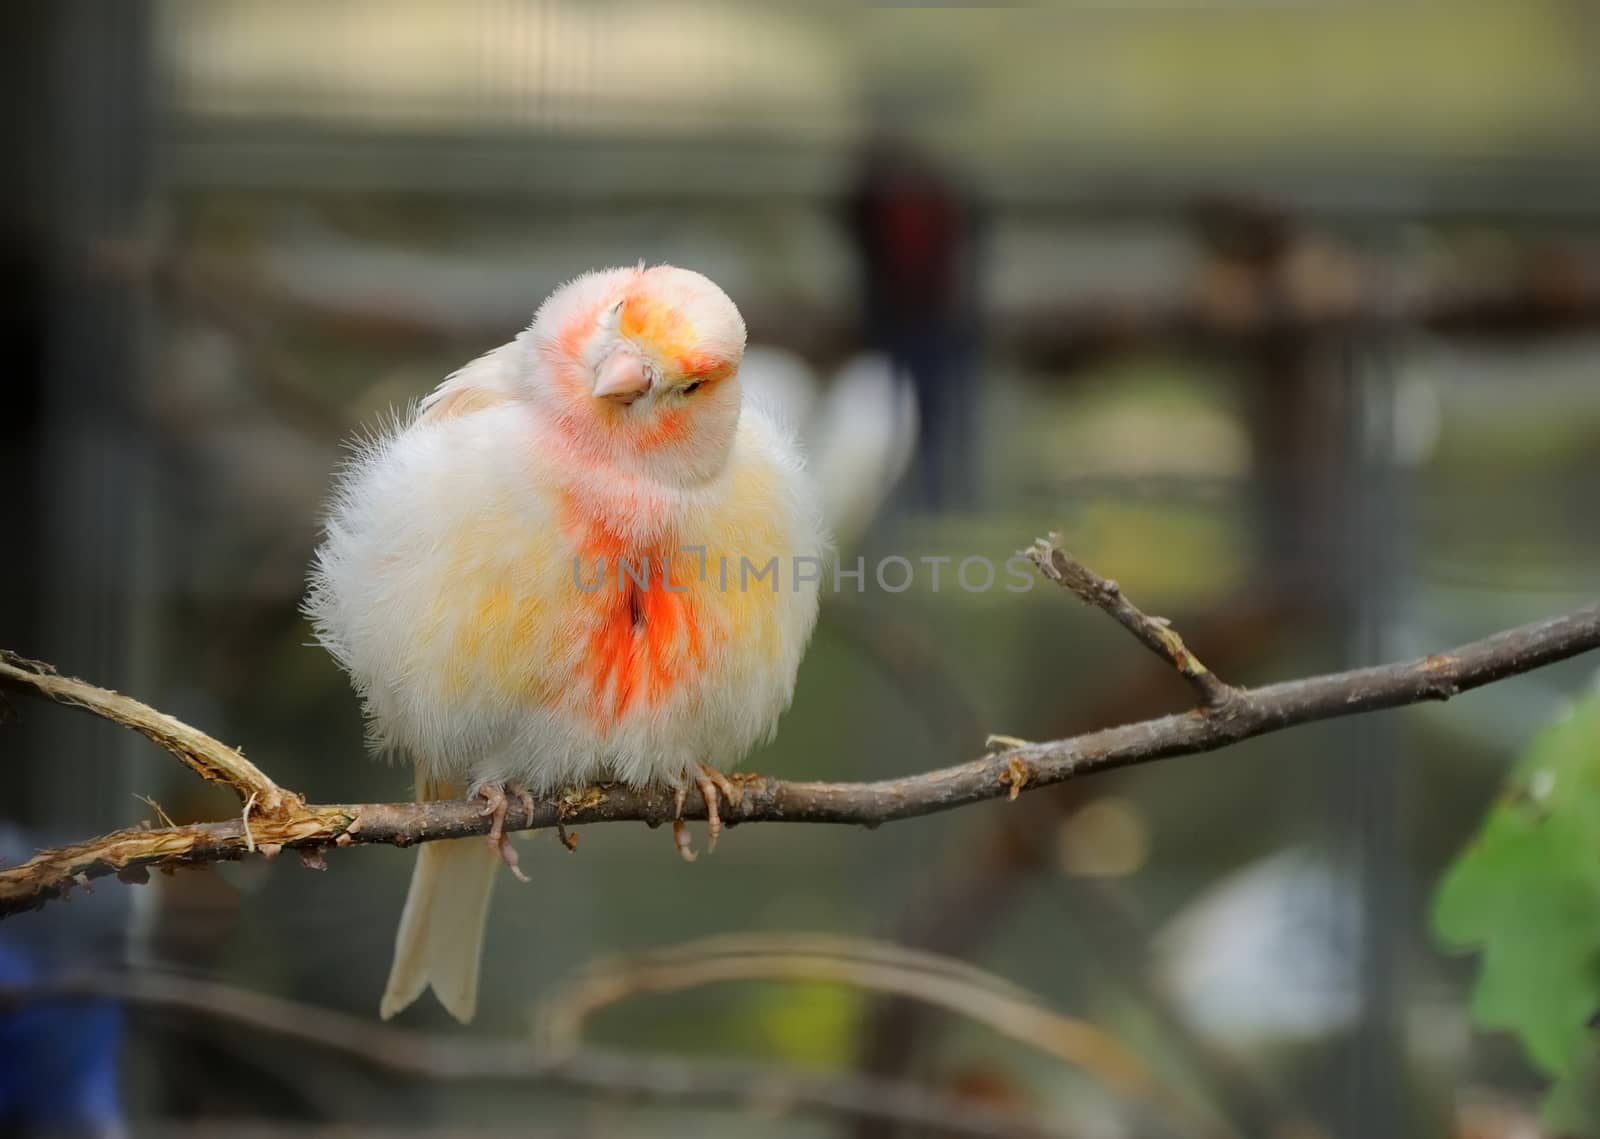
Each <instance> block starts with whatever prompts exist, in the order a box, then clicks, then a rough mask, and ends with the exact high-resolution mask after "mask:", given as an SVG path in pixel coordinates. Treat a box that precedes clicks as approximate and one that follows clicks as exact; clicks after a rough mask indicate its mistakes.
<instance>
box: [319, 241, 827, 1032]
mask: <svg viewBox="0 0 1600 1139" xmlns="http://www.w3.org/2000/svg"><path fill="white" fill-rule="evenodd" d="M744 341H745V329H744V322H743V320H742V319H741V318H740V316H739V312H738V310H737V309H736V308H735V307H734V305H733V302H732V301H730V300H729V299H728V297H727V296H726V295H725V294H724V293H723V292H722V290H720V289H719V288H717V286H716V285H714V284H712V282H710V281H709V280H707V279H706V278H705V277H703V276H701V275H700V274H698V273H694V272H690V271H688V270H684V269H677V268H673V267H671V266H665V265H662V266H656V267H654V268H650V269H644V268H642V267H641V268H637V269H613V270H607V271H605V272H598V273H591V274H589V275H587V276H585V277H581V278H579V279H578V280H576V281H573V282H572V283H570V284H568V285H566V286H564V287H562V288H561V289H559V290H557V291H556V292H555V294H554V295H552V296H551V297H550V299H549V300H547V301H546V302H545V303H544V305H543V306H542V307H541V308H540V309H539V311H538V314H537V315H536V316H535V317H534V320H533V323H532V325H531V327H529V329H528V330H527V331H526V332H524V333H522V334H521V335H520V336H518V337H517V338H516V339H515V340H514V341H512V342H511V343H509V344H506V345H504V346H503V347H500V348H497V349H495V350H494V351H492V352H490V353H488V354H487V355H485V356H483V357H480V358H479V359H478V360H476V361H474V362H473V363H471V364H469V365H467V366H466V367H465V368H463V369H461V370H460V371H458V372H456V373H455V374H454V375H452V376H450V377H449V378H448V379H447V380H446V381H445V382H444V383H443V384H442V385H440V387H439V388H438V389H437V390H435V391H434V392H433V394H432V395H430V396H429V397H428V398H427V399H426V400H424V401H423V402H422V404H421V406H420V408H419V409H418V410H417V411H416V412H415V413H414V414H412V415H410V416H408V417H407V418H406V419H405V420H404V421H403V422H402V423H399V424H397V425H395V426H394V427H393V428H392V429H390V430H387V431H384V432H383V433H381V434H380V435H379V436H378V437H377V438H376V439H373V440H370V441H368V442H366V443H365V444H363V445H362V447H361V448H360V450H359V453H358V454H357V456H356V458H355V460H354V461H353V462H352V463H351V464H350V466H349V467H348V469H347V470H345V472H344V473H343V475H342V476H341V478H340V479H339V482H338V486H337V489H336V491H335V494H334V496H333V501H332V505H331V508H330V511H329V515H328V518H327V524H326V530H327V533H326V538H325V541H324V542H323V544H322V546H321V547H320V548H319V549H318V551H317V554H316V560H315V563H314V565H313V567H312V574H311V591H310V594H309V597H308V600H307V610H308V612H309V614H310V616H311V618H312V619H313V622H314V625H315V628H316V631H317V635H318V637H319V638H320V639H321V641H322V643H323V644H324V645H326V646H327V648H328V649H329V650H330V651H331V652H332V653H333V654H334V656H335V657H336V658H337V659H338V660H339V662H340V664H342V665H343V666H344V668H345V669H346V670H347V671H348V672H349V674H350V677H351V680H352V682H353V683H354V685H355V687H356V689H357V690H358V691H359V693H360V694H361V696H362V698H363V700H364V702H365V706H366V713H367V717H368V721H369V725H370V730H371V735H372V737H373V740H374V742H375V744H376V745H377V746H378V747H379V748H380V749H382V750H385V751H395V752H400V753H403V754H404V755H406V756H408V757H409V758H410V759H411V760H412V761H413V762H414V763H415V765H416V770H417V781H418V797H419V798H448V797H456V796H460V795H462V794H478V795H482V796H483V797H484V798H485V799H486V801H487V806H486V808H485V809H486V812H493V813H494V814H495V828H494V831H493V832H492V833H491V835H490V842H489V845H487V846H486V845H485V844H484V843H483V842H481V841H478V840H468V839H463V840H456V841H450V842H433V843H428V844H425V845H424V846H423V847H422V848H421V850H420V852H419V857H418V862H417V868H416V871H415V874H414V876H413V878H412V883H411V890H410V894H409V896H408V897H407V899H406V906H405V912H404V914H403V916H402V918H401V922H400V930H399V934H398V936H397V939H396V944H395V958H394V964H393V967H392V970H391V972H390V976H389V982H388V986H387V988H386V990H385V992H384V996H383V1001H382V1004H381V1006H380V1013H381V1015H383V1016H384V1017H385V1018H387V1017H390V1016H393V1015H394V1014H395V1013H397V1012H399V1011H400V1010H401V1009H403V1008H405V1007H406V1006H407V1005H409V1004H410V1003H411V1002H412V1001H414V1000H415V999H416V998H417V997H418V996H419V995H420V994H421V992H422V990H423V989H424V988H425V987H426V986H428V985H430V984H431V985H432V986H433V989H434V992H435V993H436V994H437V996H438V997H439V1000H440V1002H441V1003H442V1004H443V1005H444V1006H445V1008H446V1009H448V1010H449V1011H450V1012H451V1014H452V1015H454V1016H455V1017H456V1018H457V1019H459V1020H461V1021H467V1020H470V1019H471V1017H472V1015H473V1012H474V1009H475V1007H476V1001H477V986H478V967H479V957H480V947H481V943H482V938H483V929H484V923H485V919H486V915H487V910H488V903H489V895H490V891H491V887H492V885H493V881H494V875H495V871H496V867H497V858H503V859H504V861H506V862H507V863H508V864H509V865H510V866H511V867H512V869H513V871H516V861H517V859H516V854H515V852H514V851H513V850H512V849H511V847H510V844H509V842H507V841H506V839H505V836H504V835H503V834H502V833H501V824H502V822H503V818H504V813H505V803H506V798H505V797H506V794H507V792H508V791H509V792H511V793H522V794H526V793H534V794H546V793H549V792H552V791H555V790H557V789H559V788H561V787H565V786H569V785H574V784H583V783H587V782H590V781H593V780H597V779H601V778H614V779H619V780H623V781H625V782H628V783H630V784H634V785H638V786H646V785H658V786H659V785H663V784H664V785H669V786H671V787H673V788H674V789H675V790H676V791H677V793H678V796H679V804H680V809H681V805H682V797H683V794H684V792H685V790H686V788H687V786H688V785H689V783H691V782H693V783H694V784H696V785H697V786H698V787H699V788H700V790H701V792H702V793H703V794H704V795H705V798H706V801H707V804H708V807H709V814H710V816H711V818H710V821H709V822H708V847H709V846H710V845H712V844H714V842H715V839H716V834H717V830H718V829H719V826H720V822H719V820H718V818H717V803H718V796H719V794H721V795H726V796H729V797H730V798H731V797H735V796H736V794H737V792H736V790H735V789H734V788H733V787H732V786H731V784H729V782H728V781H727V779H726V777H725V776H724V775H722V774H721V772H722V771H723V770H724V769H726V768H727V767H728V766H730V765H732V764H733V763H735V762H737V761H738V760H739V759H741V758H742V757H743V756H744V755H745V754H746V753H747V752H748V751H749V750H750V748H752V747H753V746H755V745H756V744H757V743H759V742H761V741H762V740H764V739H765V738H767V737H768V736H770V734H771V733H772V731H773V729H774V727H775V724H776V721H777V719H778V716H779V715H780V714H781V713H782V712H783V710H784V709H785V708H786V707H787V706H788V704H789V701H790V698H791V696H792V694H793V691H794V682H795V673H796V671H797V669H798V668H799V664H800V658H801V655H802V654H803V652H804V650H805V646H806V642H807V640H808V639H809V638H810V635H811V631H812V628H813V626H814V624H815V622H816V615H817V600H818V598H817V590H818V580H819V579H820V577H821V565H822V562H821V559H822V556H823V553H824V548H825V545H826V538H825V535H824V531H823V527H822V523H821V516H820V511H819V509H818V504H817V494H816V491H815V488H814V487H813V484H812V482H811V479H810V477H809V476H808V475H807V474H806V472H805V470H804V467H803V465H802V462H801V457H800V454H799V452H798V449H797V446H796V444H795V442H794V441H793V439H792V438H790V437H789V436H788V435H787V434H785V433H784V432H783V431H781V430H779V429H778V428H777V427H775V426H774V424H773V423H772V422H771V421H770V420H769V419H768V418H767V417H766V416H765V415H764V414H762V413H761V412H759V411H758V410H756V409H754V408H751V407H747V406H745V403H744V399H743V396H742V394H741V390H740V383H739V377H738V370H739V364H740V360H741V357H742V354H743V351H744ZM675 834H676V836H677V838H678V840H679V849H680V851H681V852H683V853H684V855H685V857H692V853H691V852H690V851H689V848H688V842H687V837H686V836H685V835H684V833H683V831H682V826H681V822H680V824H679V825H678V826H677V827H675ZM518 873H519V876H520V872H518Z"/></svg>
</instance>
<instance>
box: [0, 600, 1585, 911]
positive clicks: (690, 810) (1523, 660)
mask: <svg viewBox="0 0 1600 1139" xmlns="http://www.w3.org/2000/svg"><path fill="white" fill-rule="evenodd" d="M1596 647H1600V605H1591V606H1588V607H1587V608H1584V609H1579V610H1577V611H1575V612H1573V613H1569V614H1567V615H1566V616H1563V617H1554V618H1551V619H1549V620H1546V621H1539V622H1536V623H1534V624H1531V625H1523V626H1521V627H1519V628H1515V629H1509V630H1506V631H1505V632H1502V633H1496V634H1494V635H1493V636H1490V637H1485V638H1483V639H1482V640H1478V641H1473V642H1471V643H1469V644H1466V645H1462V646H1460V647H1458V648H1455V649H1452V650H1450V651H1448V652H1445V653H1437V654H1434V655H1432V656H1427V657H1423V658H1421V659H1420V660H1414V661H1409V662H1406V663H1402V664H1386V665H1377V666H1374V667H1371V668H1358V669H1352V670H1351V671H1348V672H1338V673H1330V674H1327V675H1324V676H1316V677H1311V678H1309V679H1304V680H1291V681H1286V682H1284V683H1281V684H1274V685H1268V686H1266V687H1263V688H1255V689H1242V688H1241V689H1233V690H1231V694H1230V696H1229V699H1228V700H1227V701H1226V703H1225V704H1222V705H1218V706H1214V707H1212V708H1209V709H1205V710H1203V711H1202V710H1197V711H1192V712H1185V713H1180V714H1177V715H1171V716H1163V717H1161V718H1159V719H1154V720H1146V721H1144V722H1142V723H1137V724H1126V725H1123V726H1120V727H1115V728H1105V729H1101V730H1099V731H1094V732H1088V733H1085V734H1083V735H1078V736H1073V737H1071V738H1069V739H1062V740H1054V741H1050V742H1046V743H1037V744H1028V745H1026V746H1022V747H1017V748H1013V749H1011V750H1008V751H1003V752H1000V753H998V754H992V755H986V756H984V757H982V758H980V759H975V760H971V761H969V762H967V763H962V764H957V765H956V766H954V767H947V768H943V769H941V770H936V771H929V772H925V773H923V774H920V775H909V776H903V777H901V778H898V779H885V780H879V781H877V782H873V783H791V782H786V781H784V780H779V779H770V778H767V777H764V776H759V775H739V776H735V777H734V780H735V782H736V783H737V784H738V786H739V790H740V792H741V796H740V800H739V802H737V803H732V802H730V803H727V804H725V805H724V808H723V812H722V817H723V820H724V822H726V823H729V824H733V823H747V822H794V823H853V824H857V825H861V826H868V827H874V826H877V825H879V824H881V823H886V822H892V821H894V820H896V819H907V818H914V817H916V816H919V815H927V814H932V813H934V812H936V811H948V810H951V809H953V808H956V807H960V806H964V805H966V804H968V803H976V802H981V801H982V800H985V799H994V798H998V797H1001V796H1004V795H1009V794H1010V793H1011V791H1012V789H1013V788H1014V787H1018V786H1022V785H1025V786H1027V787H1044V786H1048V785H1050V784H1054V783H1062V782H1065V781H1066V780H1068V779H1075V778H1078V777H1080V776H1083V775H1089V774H1091V773H1094V772H1097V771H1108V770H1112V769H1114V768H1119V767H1128V766H1131V765H1133V764H1139V763H1151V762H1154V761H1155V760H1160V759H1169V758H1172V757H1174V756H1180V755H1194V754H1197V753H1200V752H1210V751H1216V750H1218V749H1219V748H1223V747H1226V746H1228V745H1229V744H1232V743H1237V742H1238V741H1240V740H1244V739H1249V738H1250V737H1252V736H1258V735H1262V734H1264V733H1267V732H1274V731H1280V730H1282V729H1284V728H1288V727H1292V726H1294V725H1297V724H1307V723H1312V722H1314V721H1317V720H1327V719H1333V718H1335V717H1338V716H1349V715H1355V714H1357V713H1361V712H1372V711H1377V710H1379V709H1383V708H1397V707H1401V706H1403V705H1407V704H1416V703H1420V702H1422V701H1424V700H1448V699H1449V698H1450V697H1452V696H1454V695H1456V694H1457V693H1460V692H1464V691H1467V690H1468V689H1472V688H1478V687H1480V686H1482V685H1485V684H1489V683H1492V682H1493V681H1496V680H1500V679H1502V678H1504V677H1507V676H1514V675H1516V674H1518V673H1523V672H1529V671H1531V670H1533V669H1536V668H1540V667H1542V666H1544V665H1547V664H1551V663H1554V662H1555V661H1559V660H1564V659H1566V658H1568V657H1572V656H1576V655H1578V654H1579V653H1583V652H1587V651H1588V650H1590V649H1594V648H1596ZM6 660H7V661H8V662H12V661H14V660H15V658H9V657H8V658H6ZM8 667H9V668H11V669H13V670H16V666H15V665H14V664H9V665H8ZM17 671H20V670H17ZM22 675H23V676H25V677H27V678H29V683H27V684H26V685H24V687H27V688H29V689H30V690H33V691H37V692H40V693H42V694H44V695H48V696H51V697H52V698H53V699H65V700H67V702H69V703H75V704H79V705H81V706H84V707H87V708H89V709H90V710H92V711H100V710H101V709H102V708H106V707H119V708H120V705H116V704H115V703H114V702H116V701H126V703H127V704H129V705H132V706H133V707H134V708H136V709H142V710H144V711H145V712H148V711H149V710H148V709H144V705H141V704H137V703H136V702H134V701H127V700H126V698H125V697H119V696H116V694H115V693H107V692H105V691H104V690H102V689H96V688H94V686H93V685H88V684H85V683H84V682H82V681H66V680H63V679H62V678H53V680H54V683H40V682H39V680H40V674H39V673H37V672H23V673H22ZM0 679H4V677H3V675H0ZM67 693H71V697H70V698H69V697H68V696H67V695H66V694H67ZM101 714H106V713H105V712H102V713H101ZM152 714H153V715H159V713H152ZM111 718H113V719H118V720H119V722H129V721H128V720H127V719H126V718H124V717H121V716H112V717H111ZM161 719H162V721H164V722H167V723H170V724H171V725H176V727H177V728H178V729H181V730H182V732H183V733H184V735H183V738H184V739H185V740H188V741H191V743H190V746H191V748H193V747H199V746H202V745H201V744H196V743H194V742H193V741H203V744H204V746H207V747H209V748H211V749H214V754H213V753H212V752H207V753H205V754H204V755H203V756H202V758H203V759H206V760H209V761H210V762H209V764H208V763H205V762H200V761H199V760H195V759H192V758H188V757H186V753H185V752H184V751H181V750H179V749H177V748H174V749H173V750H175V751H177V752H178V754H179V755H180V758H184V759H185V762H186V763H189V764H190V766H192V767H195V768H196V770H200V771H202V772H205V771H208V770H212V769H213V768H216V769H218V770H224V771H225V770H226V767H223V766H221V765H222V763H223V762H224V761H226V760H227V757H230V756H235V757H236V756H238V753H237V752H234V751H232V749H229V748H224V747H223V745H221V744H218V743H216V741H214V740H211V739H210V737H209V736H205V735H204V734H203V733H200V732H197V731H195V730H194V729H192V728H187V727H185V726H184V725H181V724H179V723H178V721H176V720H172V719H171V718H170V717H162V718H161ZM132 726H136V727H139V726H140V724H138V723H134V724H133V725H132ZM140 730H145V729H144V728H143V727H140ZM168 730H169V733H170V731H171V729H168ZM147 734H150V733H148V732H147ZM239 759H240V760H241V761H242V757H239ZM249 770H250V771H255V769H254V768H253V767H252V768H250V769H249ZM257 774H258V775H259V772H258V773H257ZM260 778H261V779H262V780H263V781H264V782H265V783H266V785H267V786H268V787H270V788H271V790H272V792H273V794H274V795H276V796H277V797H279V801H280V803H281V804H282V809H281V810H280V811H279V812H278V813H277V814H275V815H269V814H268V813H267V812H266V811H265V810H261V811H258V812H254V813H252V818H251V826H250V829H251V833H252V837H253V838H254V841H255V843H256V845H257V847H258V849H259V850H260V851H261V853H262V854H265V855H268V856H269V857H270V856H271V855H274V854H276V853H277V852H278V851H279V850H280V849H282V848H283V847H285V846H288V847H295V848H302V849H304V848H322V847H327V846H348V845H350V844H352V843H388V844H390V845H394V846H410V845H411V844H413V843H417V842H432V841H435V840H438V839H446V838H463V837H465V836H467V835H481V834H486V833H487V832H488V830H489V827H490V825H491V820H490V819H489V818H486V817H485V816H484V815H483V814H482V812H481V805H480V804H479V803H476V802H473V801H467V800H450V801H441V802H426V803H363V804H330V805H310V806H307V805H305V804H303V803H301V802H300V801H299V800H298V799H297V798H296V797H294V796H292V795H290V794H289V793H288V792H285V791H283V790H281V789H279V788H278V787H277V786H276V785H275V784H272V782H271V781H270V780H267V779H266V777H265V776H260ZM224 781H227V780H224ZM674 812H675V804H674V802H673V794H672V792H671V791H670V790H669V789H666V788H634V787H625V786H622V785H619V784H610V783H606V784H595V785H593V786H590V787H585V788H580V789H575V790H571V791H568V792H565V793H563V794H561V795H558V796H555V797H553V798H548V799H545V800H543V801H536V802H533V803H532V804H531V805H530V806H529V807H524V806H523V805H522V804H520V803H519V804H515V805H512V806H510V807H509V808H508V810H507V812H506V818H505V828H506V829H507V830H534V829H541V828H546V827H554V826H556V825H557V822H558V821H559V822H560V823H562V824H564V825H566V826H568V827H572V826H580V825H583V824H586V823H601V822H623V821H635V822H645V823H649V824H651V825H658V824H660V823H662V822H665V821H669V820H671V819H672V818H673V815H674ZM684 817H685V818H691V819H703V818H705V802H704V800H702V799H701V798H700V796H699V795H698V794H697V793H695V792H693V791H691V792H690V795H689V799H688V802H687V803H686V804H685V807H684ZM247 843H248V839H247V837H246V835H245V833H244V826H243V822H242V820H241V819H232V820H229V821H227V822H219V823H198V824H191V825H187V826H179V827H164V828H157V829H145V828H131V829H127V830H121V831H116V832H113V833H111V834H109V835H105V836H103V837H101V838H97V839H92V840H90V841H88V842H84V843H80V844H77V845H74V846H68V847H61V848H58V849H55V850H47V851H44V852H42V853H40V854H39V855H37V856H35V857H34V858H32V859H31V860H29V861H28V862H26V863H24V864H22V865H21V866H17V867H13V868H11V869H8V870H0V916H4V915H6V914H10V913H15V912H17V911H20V910H26V909H32V908H35V907H37V906H39V905H41V904H42V903H44V902H45V901H47V900H49V899H51V898H56V897H59V896H61V895H62V894H64V893H66V892H67V891H68V890H70V889H71V888H72V887H73V886H74V885H77V884H81V883H83V882H86V881H88V880H89V879H92V878H99V877H102V876H105V875H110V874H116V875H118V876H119V877H122V878H123V879H124V880H133V881H137V880H139V879H140V878H141V877H143V876H146V875H147V873H148V871H147V868H148V867H151V866H155V867H158V868H161V869H173V868H176V867H180V866H189V865H195V864H198V863H205V862H219V861H224V860H229V859H238V858H241V857H243V856H244V855H245V854H246V853H247V849H246V847H247Z"/></svg>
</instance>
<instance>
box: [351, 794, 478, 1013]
mask: <svg viewBox="0 0 1600 1139" xmlns="http://www.w3.org/2000/svg"><path fill="white" fill-rule="evenodd" d="M417 788H418V790H417V798H418V799H419V800H425V799H445V798H453V797H455V796H456V795H459V794H460V791H459V789H458V788H453V787H447V786H445V785H443V784H439V783H432V782H429V781H426V780H422V779H420V778H419V780H418V784H417ZM499 867H500V857H499V855H498V854H497V853H496V852H495V851H494V850H493V849H492V848H491V847H490V846H489V844H488V843H486V842H484V841H483V839H481V838H476V837H474V838H457V839H446V840H444V841H441V842H428V843H423V844H422V849H421V850H419V851H418V852H417V868H416V869H415V870H414V871H412V874H411V890H410V892H409V893H408V894H407V895H406V908H405V910H404V912H403V913H401V915H400V931H399V932H398V933H397V934H396V935H395V939H394V964H393V965H391V966H390V967H389V983H388V985H387V986H386V987H385V988H384V990H383V1001H382V1002H381V1003H380V1004H379V1005H378V1015H379V1016H381V1017H382V1018H383V1019H384V1020H388V1019H389V1018H390V1017H392V1016H394V1015H395V1014H396V1013H398V1012H400V1011H401V1010H402V1009H404V1008H406V1007H407V1006H408V1005H410V1004H411V1002H412V1001H414V1000H416V999H417V998H418V997H419V996H421V995H422V990H423V989H425V988H427V987H428V986H429V985H432V986H433V992H434V995H435V996H437V997H438V998H439V1003H440V1004H442V1005H443V1006H444V1007H445V1010H446V1011H447V1012H449V1014H450V1015H451V1016H453V1017H455V1018H456V1019H457V1020H459V1021H460V1022H461V1023H462V1024H466V1023H468V1022H469V1021H471V1020H472V1016H473V1013H475V1012H476V1011H477V1008H478V965H479V962H480V961H481V960H482V957H483V932H484V925H485V923H486V922H487V920H488V917H489V894H490V892H491V891H492V890H493V889H494V879H495V872H496V871H497V870H498V869H499Z"/></svg>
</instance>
